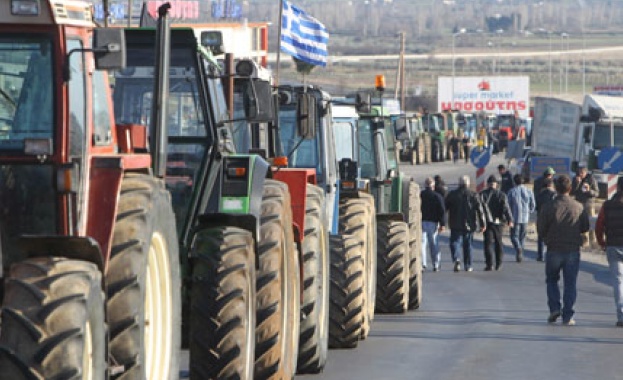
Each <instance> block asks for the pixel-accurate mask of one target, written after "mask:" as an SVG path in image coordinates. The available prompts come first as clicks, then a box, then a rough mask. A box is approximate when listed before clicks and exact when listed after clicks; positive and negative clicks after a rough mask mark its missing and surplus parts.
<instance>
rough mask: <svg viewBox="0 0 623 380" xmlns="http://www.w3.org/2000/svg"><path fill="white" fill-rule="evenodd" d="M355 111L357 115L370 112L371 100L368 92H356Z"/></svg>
mask: <svg viewBox="0 0 623 380" xmlns="http://www.w3.org/2000/svg"><path fill="white" fill-rule="evenodd" d="M355 109H356V110H357V112H358V113H371V112H372V100H371V97H370V93H369V92H358V93H357V94H356V95H355Z"/></svg>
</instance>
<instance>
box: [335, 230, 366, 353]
mask: <svg viewBox="0 0 623 380" xmlns="http://www.w3.org/2000/svg"><path fill="white" fill-rule="evenodd" d="M330 247H331V248H330V252H331V301H330V302H331V303H330V307H329V310H330V312H329V319H330V323H329V347H331V348H354V347H357V343H359V338H360V336H361V327H362V323H363V319H364V317H363V315H364V310H363V308H364V303H363V298H364V288H365V285H364V282H363V281H364V264H363V258H362V255H361V249H362V247H361V243H360V241H359V240H357V239H354V238H352V237H350V236H343V235H333V236H331V237H330Z"/></svg>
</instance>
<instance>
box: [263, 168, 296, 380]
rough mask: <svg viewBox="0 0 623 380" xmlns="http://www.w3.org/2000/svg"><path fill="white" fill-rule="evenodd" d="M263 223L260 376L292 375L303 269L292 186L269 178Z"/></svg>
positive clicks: (274, 377)
mask: <svg viewBox="0 0 623 380" xmlns="http://www.w3.org/2000/svg"><path fill="white" fill-rule="evenodd" d="M260 223H261V227H260V238H259V242H258V260H259V261H258V264H259V271H258V273H257V286H256V295H257V321H256V325H257V327H256V332H255V374H254V376H255V379H291V378H292V377H293V376H294V374H295V373H296V363H297V358H298V340H299V326H300V325H299V322H300V268H299V257H298V252H297V249H296V247H295V245H294V232H293V229H292V228H293V225H292V209H291V206H290V193H289V192H288V187H287V185H286V184H284V183H282V182H278V181H274V180H267V181H266V183H265V184H264V195H263V199H262V216H261V221H260Z"/></svg>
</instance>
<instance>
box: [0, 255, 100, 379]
mask: <svg viewBox="0 0 623 380" xmlns="http://www.w3.org/2000/svg"><path fill="white" fill-rule="evenodd" d="M105 376H106V321H105V319H104V292H103V290H102V275H101V273H100V271H99V269H98V268H97V266H96V265H95V264H93V263H89V262H86V261H79V260H68V259H63V258H54V257H41V258H33V259H28V260H25V261H23V262H19V263H17V264H14V265H13V266H12V267H11V270H10V273H9V274H8V276H7V278H6V292H5V297H4V304H3V307H2V334H1V335H0V377H1V378H3V379H11V380H22V379H23V380H27V379H87V380H104V379H105V378H106V377H105Z"/></svg>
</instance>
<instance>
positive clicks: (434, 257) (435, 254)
mask: <svg viewBox="0 0 623 380" xmlns="http://www.w3.org/2000/svg"><path fill="white" fill-rule="evenodd" d="M420 199H421V200H422V203H421V204H422V206H421V209H422V265H423V267H424V268H426V255H427V254H428V252H429V250H430V258H431V261H432V262H433V271H434V272H437V271H438V270H439V262H440V254H439V235H438V234H439V232H443V230H444V228H445V225H446V206H445V204H444V199H443V197H442V196H441V195H440V194H439V193H437V192H436V191H435V181H434V180H433V179H432V178H430V177H428V178H426V180H425V181H424V190H422V192H421V193H420Z"/></svg>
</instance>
